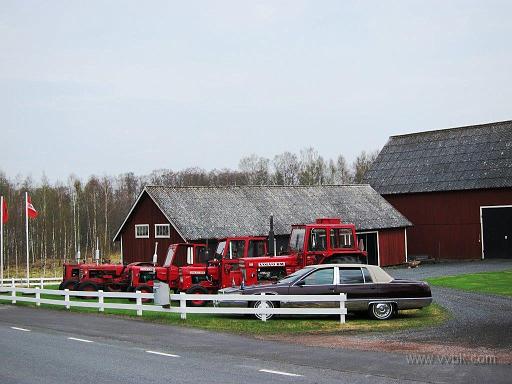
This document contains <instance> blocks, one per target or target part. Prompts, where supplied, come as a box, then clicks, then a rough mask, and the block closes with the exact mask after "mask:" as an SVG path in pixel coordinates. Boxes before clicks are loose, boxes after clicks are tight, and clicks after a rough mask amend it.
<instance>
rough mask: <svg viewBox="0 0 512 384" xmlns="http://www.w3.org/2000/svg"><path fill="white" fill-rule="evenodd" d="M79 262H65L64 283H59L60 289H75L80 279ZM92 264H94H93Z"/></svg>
mask: <svg viewBox="0 0 512 384" xmlns="http://www.w3.org/2000/svg"><path fill="white" fill-rule="evenodd" d="M81 265H82V264H79V263H64V265H63V274H62V283H60V285H59V289H61V290H62V289H69V290H71V291H74V290H75V289H76V287H77V285H78V282H79V280H80V277H79V275H80V266H81ZM91 266H92V265H91Z"/></svg>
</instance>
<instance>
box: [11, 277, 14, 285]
mask: <svg viewBox="0 0 512 384" xmlns="http://www.w3.org/2000/svg"><path fill="white" fill-rule="evenodd" d="M11 287H14V277H11Z"/></svg>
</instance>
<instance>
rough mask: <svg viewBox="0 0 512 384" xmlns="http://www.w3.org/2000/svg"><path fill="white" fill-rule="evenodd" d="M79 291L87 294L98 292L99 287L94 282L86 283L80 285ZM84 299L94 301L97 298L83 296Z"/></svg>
mask: <svg viewBox="0 0 512 384" xmlns="http://www.w3.org/2000/svg"><path fill="white" fill-rule="evenodd" d="M78 290H79V291H87V292H97V291H98V285H96V284H95V283H93V282H92V281H84V282H83V283H80V284H79V285H78ZM82 297H83V298H84V299H94V298H95V297H96V296H82Z"/></svg>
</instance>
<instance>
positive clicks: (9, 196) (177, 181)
mask: <svg viewBox="0 0 512 384" xmlns="http://www.w3.org/2000/svg"><path fill="white" fill-rule="evenodd" d="M377 154H378V151H373V152H365V151H363V152H361V153H360V154H359V156H357V158H356V160H355V161H354V162H353V163H352V164H348V163H347V161H346V160H345V158H344V157H343V156H342V155H339V156H338V157H337V158H335V159H324V158H323V157H322V156H321V155H319V154H318V152H317V151H316V150H314V149H313V148H306V149H303V150H301V151H300V152H299V153H298V154H295V153H291V152H284V153H282V154H279V155H276V156H275V157H274V158H273V159H268V158H265V157H260V156H257V155H251V156H248V157H244V158H242V159H241V160H240V162H239V165H238V169H236V170H232V169H221V170H218V169H213V170H205V169H202V168H187V169H183V170H179V171H173V170H171V169H159V170H155V171H153V172H152V173H150V174H149V175H142V176H137V175H135V174H134V173H131V172H129V173H125V174H121V175H118V176H102V177H98V176H90V177H89V178H88V179H87V180H81V179H80V178H78V177H76V176H74V175H72V176H70V177H69V178H68V180H66V181H59V182H56V183H52V184H50V182H49V181H48V179H47V178H45V177H43V178H42V180H40V181H37V182H35V181H34V180H32V179H31V178H29V177H28V178H25V179H23V178H22V177H20V176H18V177H16V178H15V179H9V178H7V177H6V175H5V173H3V172H2V170H0V194H1V195H3V196H4V197H5V199H6V200H7V204H8V212H9V221H8V223H7V224H6V225H4V263H5V265H7V266H10V267H11V269H10V272H8V273H11V274H15V273H17V271H18V268H22V266H24V265H25V258H26V256H25V255H26V253H25V252H26V251H25V232H24V231H25V216H24V215H25V211H24V209H25V206H24V204H25V201H24V193H25V191H28V192H29V194H30V196H31V198H32V203H33V205H34V206H35V208H36V209H37V210H38V212H39V216H38V217H37V218H36V219H34V220H31V221H30V239H29V244H30V250H31V252H30V257H31V264H33V265H37V266H39V267H40V269H42V270H43V271H44V270H47V269H50V268H52V269H53V268H54V267H55V266H56V265H60V264H61V263H62V262H64V261H66V260H72V259H74V257H75V256H74V255H75V253H76V248H77V247H79V248H80V252H81V255H82V258H84V257H86V258H88V259H89V260H90V259H91V258H92V256H93V255H94V250H95V249H96V239H98V240H99V248H100V251H101V254H102V257H106V258H109V257H110V255H113V254H114V253H118V252H119V249H118V246H119V245H118V244H114V243H113V242H112V237H113V235H114V234H115V231H116V230H117V229H118V228H119V225H120V224H121V223H122V221H123V220H124V218H125V216H126V214H127V213H128V211H129V209H130V207H131V205H132V204H133V202H134V201H135V199H136V198H137V196H138V194H139V193H140V191H141V190H142V188H143V187H144V185H147V184H160V185H168V186H226V185H322V184H348V183H361V181H362V179H363V176H364V173H365V172H366V170H367V169H368V167H369V166H370V165H371V163H372V162H373V160H375V158H376V157H377ZM75 245H76V246H75Z"/></svg>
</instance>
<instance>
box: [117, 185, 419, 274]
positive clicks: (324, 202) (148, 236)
mask: <svg viewBox="0 0 512 384" xmlns="http://www.w3.org/2000/svg"><path fill="white" fill-rule="evenodd" d="M270 215H273V216H274V232H275V235H276V240H277V249H283V250H285V251H286V250H287V246H288V239H289V233H290V229H291V225H292V224H301V223H311V222H314V220H315V219H316V218H319V217H340V218H341V219H342V220H343V221H345V222H351V223H354V224H355V225H356V228H357V230H358V233H359V236H360V238H363V239H364V241H365V245H366V248H367V251H368V254H369V261H370V263H373V264H378V265H393V264H401V263H404V262H405V261H406V249H407V246H406V238H407V236H406V228H407V227H408V226H410V225H411V223H410V222H409V221H407V219H405V218H404V217H403V216H402V215H401V214H400V213H399V212H398V211H396V210H395V209H394V208H393V207H392V206H391V205H390V204H389V203H388V202H387V201H386V200H385V199H383V198H382V197H381V196H380V195H379V194H378V193H377V192H375V190H373V189H372V188H371V187H370V186H369V185H345V186H339V185H338V186H293V187H292V186H286V187H283V186H243V187H236V186H235V187H164V186H146V187H145V188H144V190H143V191H142V193H141V194H140V195H139V197H138V199H137V201H136V202H135V203H134V204H133V206H132V208H131V210H130V212H129V213H128V215H127V216H126V219H125V221H124V222H123V224H122V225H121V227H120V228H119V230H118V232H117V233H116V235H115V237H114V241H119V242H121V249H122V257H123V261H124V262H125V263H130V262H133V261H142V260H151V258H152V255H153V253H154V247H155V243H156V242H158V251H157V254H158V262H159V263H162V262H163V260H164V258H165V253H166V251H167V248H168V246H169V245H170V244H172V243H177V242H185V241H187V242H207V241H208V243H209V244H210V245H213V246H214V245H215V243H216V242H217V240H218V239H222V238H225V237H229V236H248V235H252V236H266V235H268V231H269V227H268V225H269V224H268V220H269V217H270Z"/></svg>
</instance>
